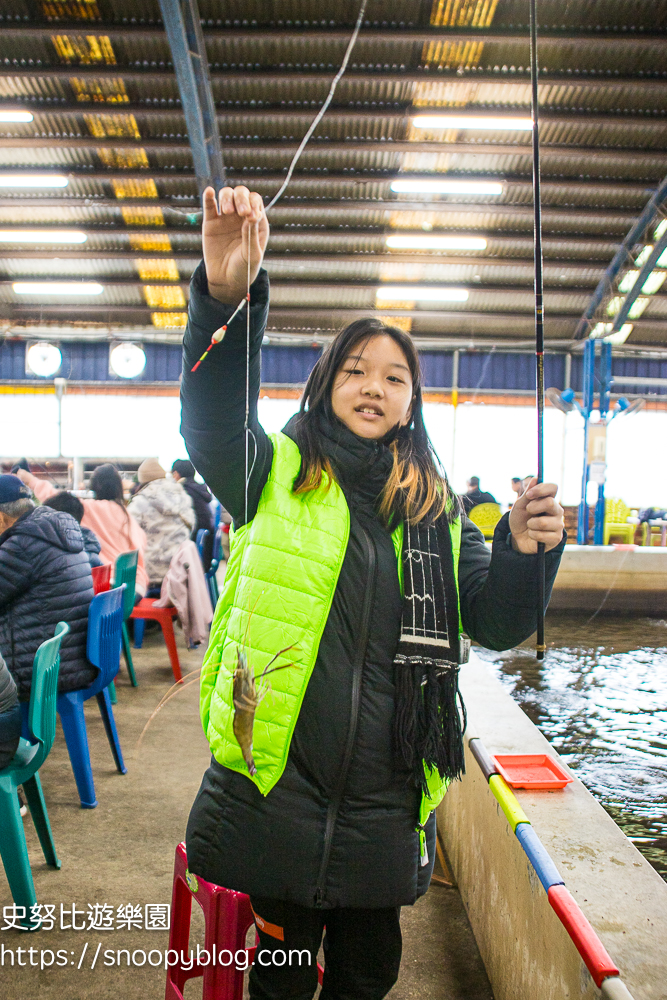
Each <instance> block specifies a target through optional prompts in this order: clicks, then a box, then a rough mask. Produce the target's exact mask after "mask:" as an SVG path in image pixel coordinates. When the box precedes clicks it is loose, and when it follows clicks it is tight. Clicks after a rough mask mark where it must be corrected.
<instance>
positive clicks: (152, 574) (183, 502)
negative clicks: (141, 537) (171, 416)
mask: <svg viewBox="0 0 667 1000" xmlns="http://www.w3.org/2000/svg"><path fill="white" fill-rule="evenodd" d="M166 476H167V473H166V472H165V471H164V469H163V468H162V466H161V465H160V463H159V462H158V460H157V459H156V458H147V459H146V460H145V461H144V462H142V463H141V465H140V466H139V468H138V470H137V478H138V479H139V485H140V488H139V490H138V491H137V492H136V493H135V495H134V496H133V497H132V499H131V500H130V503H129V506H128V508H127V509H128V511H129V513H130V514H131V515H132V517H133V518H134V519H135V521H136V522H137V523H138V524H139V525H140V526H141V527H142V528H143V530H144V531H145V532H146V549H145V560H146V572H147V574H148V586H149V588H150V589H151V590H152V589H159V588H160V587H161V586H162V581H163V580H164V578H165V575H166V573H167V570H168V569H169V563H170V562H171V559H172V557H173V556H174V555H175V554H176V552H177V551H178V548H179V547H180V546H181V545H182V544H183V542H187V540H188V539H189V538H190V535H191V533H192V529H193V528H194V526H195V512H194V509H193V506H192V501H191V500H190V497H189V496H188V495H187V493H186V492H185V490H184V489H183V487H182V486H181V485H180V483H177V482H175V481H174V480H173V479H167V478H166Z"/></svg>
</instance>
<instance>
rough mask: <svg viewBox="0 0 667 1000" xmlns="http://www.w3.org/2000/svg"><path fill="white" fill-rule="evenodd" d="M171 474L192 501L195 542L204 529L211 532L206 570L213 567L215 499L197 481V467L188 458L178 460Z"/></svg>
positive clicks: (206, 553)
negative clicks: (212, 505) (213, 508)
mask: <svg viewBox="0 0 667 1000" xmlns="http://www.w3.org/2000/svg"><path fill="white" fill-rule="evenodd" d="M171 474H172V477H173V479H174V481H175V482H177V483H180V484H181V486H182V487H183V489H184V490H185V492H186V493H187V495H188V496H189V497H190V499H191V500H192V506H193V508H194V512H195V526H194V528H193V529H192V534H191V535H190V537H191V538H192V541H193V542H196V541H197V532H198V531H200V530H201V529H202V528H204V529H205V530H206V531H208V532H209V536H208V538H207V539H206V541H205V543H204V559H203V562H204V570H207V569H208V568H209V566H210V565H211V553H212V552H213V532H214V530H215V529H214V527H213V511H212V510H211V500H212V499H213V497H212V495H211V493H210V491H209V488H208V486H207V485H206V483H198V482H196V481H195V467H194V465H193V464H192V462H190V461H188V459H187V458H179V459H177V460H176V461H175V462H174V464H173V465H172V467H171Z"/></svg>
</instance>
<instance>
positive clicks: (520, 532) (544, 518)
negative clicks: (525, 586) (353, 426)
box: [510, 479, 563, 555]
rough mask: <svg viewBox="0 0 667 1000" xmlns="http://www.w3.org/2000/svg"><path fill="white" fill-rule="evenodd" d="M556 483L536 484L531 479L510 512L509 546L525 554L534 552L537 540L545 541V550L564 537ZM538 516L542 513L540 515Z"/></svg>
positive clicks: (534, 480) (535, 481) (554, 546)
mask: <svg viewBox="0 0 667 1000" xmlns="http://www.w3.org/2000/svg"><path fill="white" fill-rule="evenodd" d="M557 490H558V487H557V486H556V484H555V483H539V485H538V482H537V479H531V481H530V485H529V486H528V489H527V490H526V491H525V493H523V494H522V495H521V496H520V497H519V498H518V499H517V501H516V503H515V504H514V505H513V507H512V510H511V511H510V531H511V533H512V548H513V549H514V550H515V551H516V552H523V553H524V555H533V554H534V553H535V552H537V543H538V542H544V548H545V551H546V552H548V551H549V550H550V549H555V548H556V546H557V545H558V544H559V543H560V541H561V539H562V537H563V508H562V507H561V505H560V504H559V503H558V501H557V500H556V492H557ZM540 515H541V516H540Z"/></svg>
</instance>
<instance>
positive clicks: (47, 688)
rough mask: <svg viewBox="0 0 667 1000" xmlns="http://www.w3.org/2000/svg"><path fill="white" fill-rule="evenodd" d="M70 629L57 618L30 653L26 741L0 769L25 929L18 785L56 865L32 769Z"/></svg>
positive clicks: (0, 819)
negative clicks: (32, 656) (50, 634)
mask: <svg viewBox="0 0 667 1000" xmlns="http://www.w3.org/2000/svg"><path fill="white" fill-rule="evenodd" d="M68 632H69V625H67V623H66V622H58V624H57V625H56V631H55V635H54V636H53V638H52V639H47V640H46V642H43V643H42V645H41V646H40V647H39V649H38V650H37V652H36V653H35V659H34V662H33V668H32V682H31V690H30V707H29V710H28V730H29V736H30V740H29V741H28V740H24V739H21V740H20V741H19V745H18V749H17V751H16V753H15V754H14V757H13V758H12V760H11V761H10V762H9V764H7V766H6V767H4V768H3V769H2V770H1V771H0V856H2V863H3V865H4V867H5V873H6V875H7V881H8V882H9V888H10V891H11V894H12V899H13V900H14V903H15V904H16V906H21V907H23V908H24V911H25V912H24V914H22V915H21V917H20V918H19V920H18V923H20V924H21V925H22V926H23V927H25V929H26V930H37V929H38V927H39V921H36V922H35V921H33V920H32V919H31V910H30V908H31V907H32V906H34V905H35V904H36V903H37V899H36V897H35V883H34V882H33V879H32V872H31V871H30V861H29V859H28V849H27V846H26V842H25V832H24V830H23V820H22V819H21V813H20V806H19V799H18V794H17V789H18V786H19V785H23V791H24V792H25V797H26V799H27V800H28V805H29V806H30V815H31V816H32V821H33V823H34V824H35V829H36V830H37V834H38V836H39V842H40V844H41V845H42V850H43V852H44V857H45V859H46V863H47V864H48V865H52V866H53V867H54V868H60V861H59V859H58V855H57V854H56V845H55V844H54V842H53V834H52V833H51V824H50V823H49V814H48V813H47V811H46V803H45V802H44V795H43V794H42V785H41V782H40V780H39V774H38V773H37V772H38V771H39V769H40V767H41V766H42V764H43V763H44V761H45V760H46V758H47V756H48V754H49V751H50V750H51V747H52V746H53V740H54V738H55V735H56V696H57V691H58V671H59V670H60V643H61V642H62V639H63V637H64V636H65V635H66V634H67V633H68Z"/></svg>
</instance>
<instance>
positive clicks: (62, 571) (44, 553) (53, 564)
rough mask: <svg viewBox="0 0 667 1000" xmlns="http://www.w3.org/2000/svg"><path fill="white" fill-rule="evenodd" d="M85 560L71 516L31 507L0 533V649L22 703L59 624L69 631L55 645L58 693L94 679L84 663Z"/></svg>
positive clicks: (88, 593) (88, 587) (88, 597)
mask: <svg viewBox="0 0 667 1000" xmlns="http://www.w3.org/2000/svg"><path fill="white" fill-rule="evenodd" d="M92 599H93V579H92V576H91V573H90V561H89V559H88V554H87V552H86V551H85V549H84V545H83V538H82V537H81V531H80V530H79V525H78V524H77V523H76V521H75V520H74V518H73V517H72V516H71V515H70V514H66V513H65V512H64V511H59V510H53V509H52V508H51V507H46V506H44V507H36V508H35V509H34V510H31V511H30V512H29V513H28V514H24V515H23V517H20V518H19V519H18V521H16V522H15V523H14V524H13V525H12V526H11V528H8V529H7V531H5V532H4V534H2V535H0V651H1V652H2V655H3V656H4V658H5V660H6V661H7V666H8V667H9V669H10V671H11V672H12V674H13V676H14V680H15V681H16V683H17V685H18V689H19V698H20V700H21V701H27V700H28V699H29V698H30V682H31V678H32V661H33V658H34V656H35V652H36V650H37V648H38V646H40V645H41V643H43V642H44V640H45V639H50V638H51V636H52V635H53V633H54V630H55V627H56V625H57V624H58V622H59V621H65V622H67V624H68V625H69V627H70V631H69V633H68V634H67V635H66V636H65V638H64V639H63V642H62V645H61V647H60V676H59V681H58V690H59V691H75V690H77V689H78V688H83V687H87V686H88V685H89V684H90V683H91V682H92V680H93V679H94V677H95V676H96V675H97V671H96V669H95V667H93V666H92V665H91V664H90V663H89V662H88V660H87V659H86V638H87V631H88V606H89V604H90V602H91V601H92Z"/></svg>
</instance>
